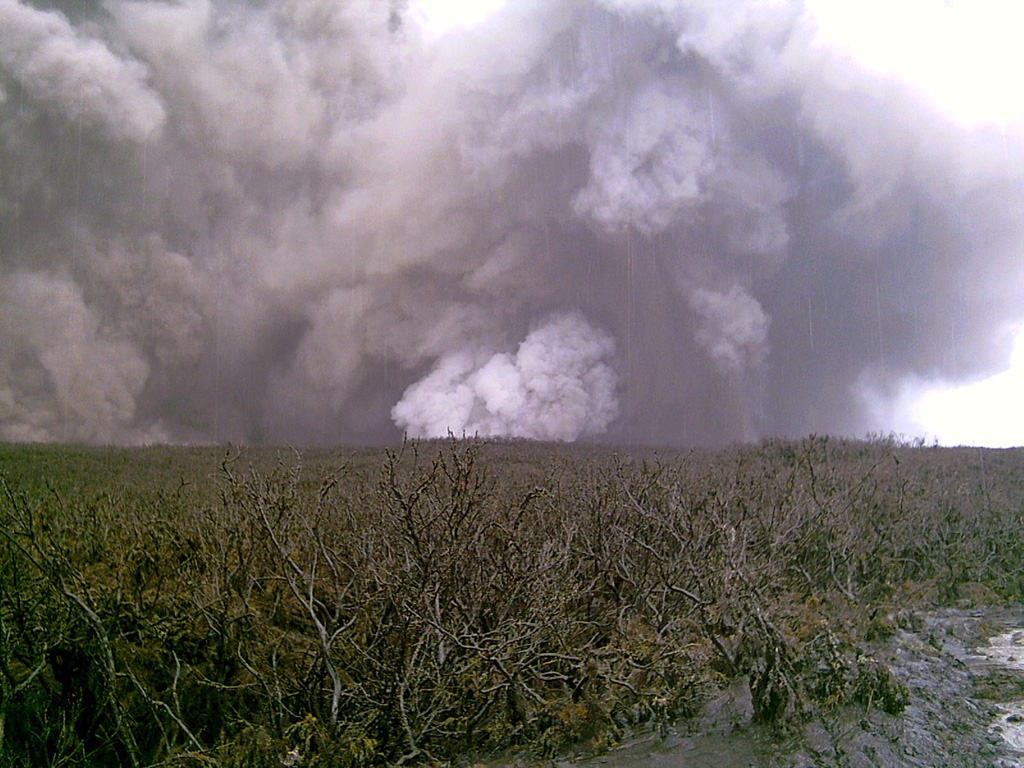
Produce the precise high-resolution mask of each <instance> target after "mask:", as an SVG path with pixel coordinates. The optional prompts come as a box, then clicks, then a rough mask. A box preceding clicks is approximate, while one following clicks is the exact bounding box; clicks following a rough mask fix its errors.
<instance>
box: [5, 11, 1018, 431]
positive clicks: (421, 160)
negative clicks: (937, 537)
mask: <svg viewBox="0 0 1024 768" xmlns="http://www.w3.org/2000/svg"><path fill="white" fill-rule="evenodd" d="M417 18H418V9H417V6H416V5H415V2H414V0H391V2H387V1H386V0H342V1H341V2H339V1H338V0H281V1H280V2H274V3H264V2H252V1H251V0H160V1H158V0H106V1H105V2H90V3H70V2H56V0H54V1H52V2H44V1H43V0H36V1H34V2H28V1H26V0H0V439H6V440H66V441H88V442H104V443H106V442H124V443H135V442H148V441H210V440H235V441H245V440H250V441H258V440H264V441H285V440H287V441H291V442H294V443H298V444H313V443H340V442H345V441H378V440H393V439H396V438H397V437H398V436H400V435H401V433H402V432H403V431H408V432H409V433H410V434H420V435H435V434H445V433H446V432H447V431H448V430H451V431H453V432H455V433H456V434H459V433H461V432H462V431H465V432H467V433H469V432H479V433H481V434H490V435H514V436H525V437H533V438H546V439H548V438H550V439H566V440H571V439H576V438H586V439H603V440H609V441H624V440H628V441H639V442H651V443H674V444H694V443H702V444H714V443H723V442H728V441H732V440H736V439H749V438H755V437H757V436H760V435H766V434H783V435H794V434H802V433H806V432H810V431H817V432H826V431H847V432H851V431H852V432H862V431H863V430H864V428H865V424H866V423H867V422H866V421H865V419H866V418H867V414H866V413H865V412H864V411H865V404H864V402H863V401H862V399H861V398H860V396H859V393H861V392H863V391H864V390H865V389H870V390H871V392H872V393H873V397H875V398H877V397H879V396H884V393H885V392H887V391H891V392H893V393H895V392H896V391H897V390H898V387H899V384H900V382H901V381H904V380H906V379H907V378H908V377H919V378H921V379H935V378H944V379H948V380H957V379H963V380H966V379H970V378H971V377H977V376H981V375H983V374H985V373H986V372H989V371H992V370H995V369H997V368H998V367H999V366H1000V365H1001V364H1003V363H1005V361H1006V356H1007V355H1008V353H1009V343H1008V339H1007V335H1006V328H1007V327H1008V325H1009V324H1012V323H1014V322H1019V321H1020V320H1021V319H1024V318H1022V316H1024V311H1022V307H1021V303H1020V300H1019V297H1020V293H1021V288H1022V283H1024V281H1022V273H1021V267H1020V264H1021V258H1020V257H1021V255H1022V251H1021V246H1022V235H1024V216H1022V215H1021V214H1022V211H1024V206H1022V204H1024V163H1022V160H1024V141H1022V132H1021V126H1020V125H1013V124H1011V125H1009V126H1007V125H1001V126H993V125H987V124H984V123H980V122H975V123H972V124H970V125H968V124H965V123H963V122H956V121H953V120H951V119H950V118H949V117H948V116H947V115H946V114H945V113H944V112H943V111H942V110H941V109H940V107H939V106H937V105H936V104H935V103H934V102H933V101H932V100H930V99H929V98H928V96H927V94H924V93H921V92H919V91H917V90H915V89H914V88H913V87H911V85H910V84H908V83H906V82H904V81H901V80H900V79H899V78H896V77H892V76H891V75H887V74H885V73H880V72H877V71H872V70H870V69H868V68H866V67H864V66H863V65H861V64H859V63H858V60H857V59H856V58H855V57H853V56H851V54H850V52H849V51H847V50H844V49H842V48H840V47H838V46H836V45H833V44H832V43H831V42H830V41H829V40H828V39H827V37H826V36H824V35H823V34H822V32H821V30H820V28H819V24H818V19H817V17H816V15H815V13H814V11H813V9H812V7H810V6H807V7H805V6H804V5H803V4H802V3H800V2H796V0H794V2H781V1H779V2H750V3H744V4H740V3H718V2H710V1H709V2H692V1H690V2H681V1H676V0H630V1H629V2H626V0H567V1H566V2H558V3H551V2H546V1H543V2H542V1H541V0H508V2H507V3H506V5H505V6H504V7H503V8H502V9H501V10H499V11H498V12H497V13H496V14H495V15H493V16H492V17H491V18H489V19H487V20H486V21H484V22H482V23H480V24H479V25H476V26H474V27H471V28H462V29H454V30H451V31H449V32H448V33H447V34H444V35H442V36H440V37H437V36H435V35H431V34H428V33H427V32H426V31H425V30H424V28H423V27H422V25H420V24H419V23H418V22H417ZM951 55H952V54H951ZM879 393H882V394H881V395H879Z"/></svg>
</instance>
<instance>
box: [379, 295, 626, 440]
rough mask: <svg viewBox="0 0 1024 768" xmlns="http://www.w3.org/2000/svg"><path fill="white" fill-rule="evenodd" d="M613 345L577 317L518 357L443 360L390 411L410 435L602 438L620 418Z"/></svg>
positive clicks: (530, 340)
mask: <svg viewBox="0 0 1024 768" xmlns="http://www.w3.org/2000/svg"><path fill="white" fill-rule="evenodd" d="M614 351H615V344H614V342H613V341H612V340H611V338H609V337H608V336H606V335H604V334H602V333H600V332H599V331H596V330H595V329H594V328H592V327H591V326H590V325H588V324H587V322H586V321H585V320H584V319H583V318H581V317H579V316H578V315H563V316H561V317H556V318H553V319H551V320H549V321H548V322H546V323H545V324H544V325H541V326H539V327H538V328H536V329H534V330H533V331H531V332H530V333H529V335H528V336H527V337H526V339H525V341H523V343H522V344H520V345H519V349H518V351H517V352H516V353H515V355H510V354H507V353H504V352H498V353H495V354H493V355H490V356H489V357H486V359H485V360H484V362H483V363H482V364H480V365H477V364H475V360H476V358H477V357H478V356H477V355H473V354H471V353H467V352H455V353H450V354H447V355H445V356H444V357H443V358H441V360H440V362H439V363H438V364H437V367H436V368H435V369H434V370H433V371H432V372H431V373H430V374H428V375H427V376H426V377H425V378H423V379H422V380H420V381H419V382H417V383H416V384H414V385H412V386H411V387H409V389H408V390H406V392H405V395H404V397H403V398H402V400H401V401H400V402H399V403H398V405H396V406H395V407H394V409H393V410H392V412H391V413H392V416H393V417H394V419H395V423H397V424H398V426H400V427H402V428H404V429H406V430H407V431H408V433H409V435H411V436H413V437H444V436H445V435H447V434H448V433H449V432H451V433H452V434H456V435H459V434H467V435H479V436H481V437H490V436H496V435H500V436H508V437H527V438H532V439H535V440H575V439H576V438H578V437H580V436H581V435H598V434H601V433H602V432H604V431H605V430H606V429H608V425H609V424H611V422H612V421H613V420H614V419H615V417H616V416H617V415H618V402H617V400H616V397H615V387H616V378H617V377H616V374H615V371H614V369H613V368H612V367H611V366H610V365H609V362H608V360H607V359H608V358H610V357H611V356H612V355H613V354H614Z"/></svg>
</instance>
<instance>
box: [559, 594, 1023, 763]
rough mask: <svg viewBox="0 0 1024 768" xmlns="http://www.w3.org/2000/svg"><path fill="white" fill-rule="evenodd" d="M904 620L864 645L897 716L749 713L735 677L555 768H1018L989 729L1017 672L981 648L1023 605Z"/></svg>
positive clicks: (1015, 623) (1017, 621)
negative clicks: (670, 721) (885, 675)
mask: <svg viewBox="0 0 1024 768" xmlns="http://www.w3.org/2000/svg"><path fill="white" fill-rule="evenodd" d="M898 621H899V623H900V624H901V625H902V628H901V629H900V630H899V631H898V632H897V634H896V635H895V636H894V637H892V638H891V639H889V640H887V641H885V642H883V643H879V644H876V645H875V646H874V647H872V648H871V651H872V654H873V656H874V657H875V658H876V659H878V660H879V661H882V662H883V663H885V664H886V665H887V666H888V667H889V668H890V669H891V670H892V671H893V673H894V675H895V676H896V677H897V678H898V679H899V680H900V681H901V682H903V683H904V684H905V685H906V687H907V689H908V691H909V694H910V697H909V703H908V705H907V706H906V708H905V709H904V710H903V712H901V713H900V714H898V715H890V714H886V713H885V712H883V711H881V710H878V709H874V708H867V707H862V706H858V707H844V708H840V709H838V710H836V711H832V712H823V711H819V712H817V713H814V714H813V715H811V716H810V717H808V718H807V719H806V720H805V721H804V722H802V723H798V724H795V725H793V727H791V728H789V729H784V730H780V729H771V728H766V727H763V726H758V725H756V724H753V723H752V722H751V716H752V713H753V712H752V708H751V702H750V690H749V686H748V685H747V681H746V680H745V679H740V680H736V681H734V683H733V684H732V685H731V686H730V688H729V689H728V690H727V691H724V692H723V693H722V694H721V695H719V696H717V697H715V698H714V699H713V700H712V701H711V702H709V704H708V705H707V706H706V707H705V710H704V712H703V713H702V715H701V716H700V717H698V718H696V719H694V720H688V721H680V722H677V723H675V724H674V725H673V726H672V727H671V728H670V729H668V730H667V731H662V733H660V734H659V733H657V732H654V731H651V732H648V733H645V734H643V735H640V736H637V737H636V738H632V739H629V740H628V741H627V742H626V743H624V744H623V745H622V746H619V747H617V748H615V749H612V750H609V751H608V752H606V753H604V754H601V755H597V756H591V757H587V758H581V759H566V760H563V761H560V762H558V768H602V767H604V766H607V767H608V768H833V767H834V768H935V767H936V766H943V768H1016V767H1017V766H1020V765H1022V764H1024V760H1022V757H1021V756H1020V755H1019V754H1015V753H1014V751H1013V749H1012V748H1011V747H1010V745H1009V744H1008V743H1007V742H1006V741H1005V740H1004V739H1003V738H1002V737H1001V736H1000V735H999V733H998V732H997V731H996V730H995V729H994V728H993V724H994V723H995V722H996V721H997V718H998V717H999V714H1000V712H1001V710H1002V707H1000V703H1001V702H1003V701H1004V700H1012V699H1014V698H1019V697H1020V696H1021V692H1022V691H1024V674H1021V672H1020V671H1016V672H1014V671H1013V670H1007V669H1006V668H1005V667H1004V666H1001V665H998V664H992V663H991V662H989V661H986V658H985V657H984V656H983V655H981V654H980V653H979V648H980V647H981V646H984V645H986V640H987V638H989V637H991V636H993V635H997V634H999V633H1002V632H1007V631H1012V630H1013V629H1018V628H1021V627H1024V608H1021V607H1015V608H1005V607H986V608H957V609H945V610H940V611H935V612H930V613H923V614H912V613H909V612H908V613H904V614H902V615H900V616H899V617H898Z"/></svg>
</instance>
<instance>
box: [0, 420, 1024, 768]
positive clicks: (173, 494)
mask: <svg viewBox="0 0 1024 768" xmlns="http://www.w3.org/2000/svg"><path fill="white" fill-rule="evenodd" d="M1022 516H1024V452H1022V451H1017V450H1013V451H991V450H977V449H942V448H935V447H931V448H929V447H923V446H906V445H902V444H900V443H899V442H898V441H895V440H891V439H888V440H885V439H881V440H880V439H876V440H872V441H869V442H857V441H842V440H834V439H826V438H809V439H806V440H803V441H798V442H768V443H765V444H762V445H759V446H750V447H738V448H734V449H730V450H726V451H717V452H710V451H707V452H705V451H695V452H688V453H681V452H662V453H661V454H660V455H659V454H656V453H654V452H638V451H632V452H629V451H624V452H615V451H613V450H611V449H597V448H581V447H572V446H554V445H537V444H530V443H520V442H497V443H491V444H484V443H480V442H476V441H461V440H448V441H438V442H423V443H409V444H406V445H404V446H402V447H401V448H398V449H395V450H392V451H387V452H385V451H382V450H381V451H376V450H353V451H347V452H346V451H341V450H337V451H310V452H304V453H301V454H300V453H293V452H290V451H272V450H268V449H260V450H255V449H253V450H240V449H235V448H229V449H223V448H204V449H186V448H150V449H135V450H119V449H85V448H83V449H73V448H66V447H55V446H37V447H29V446H8V447H5V448H3V449H2V450H0V756H2V763H3V764H4V765H11V766H57V765H67V766H85V765H88V766H102V765H131V766H143V765H168V766H170V765H174V766H192V765H195V766H198V765H221V766H281V765H303V766H338V767H339V768H359V767H362V766H381V765H404V764H439V763H447V762H456V761H458V760H461V759H465V758H468V757H469V756H481V755H486V754H488V753H492V752H494V751H498V750H502V749H506V748H511V747H514V748H518V749H523V750H527V751H529V752H530V753H531V754H534V755H537V756H538V757H540V756H550V755H553V754H557V753H558V752H559V751H561V750H563V749H566V748H568V747H570V746H572V745H580V744H586V745H589V747H591V748H601V747H602V746H606V745H609V744H611V743H613V742H614V741H615V740H617V739H619V738H621V737H622V736H623V735H624V734H626V733H628V732H629V731H630V730H631V729H636V728H642V727H655V728H656V727H664V726H665V725H666V724H667V723H669V722H671V721H673V720H675V719H677V718H680V717H686V716H688V715H691V714H694V713H696V712H697V710H698V708H699V707H700V705H701V703H702V702H703V701H704V700H705V699H706V697H707V696H708V695H710V694H711V693H712V692H713V691H715V690H717V689H720V688H721V687H723V686H725V685H727V684H728V682H729V681H730V680H733V679H735V678H738V677H746V678H748V679H749V681H750V689H751V693H752V699H753V706H754V716H755V718H756V719H758V720H760V721H762V722H766V723H773V724H777V725H779V726H780V727H784V725H785V724H786V723H787V722H793V721H795V720H797V719H799V718H801V717H804V716H806V715H807V714H808V713H811V712H814V711H820V710H824V709H828V708H831V707H836V706H842V705H853V706H864V707H879V708H882V709H884V710H886V711H889V712H892V713H898V712H899V711H900V710H901V708H902V707H903V706H904V705H905V703H906V691H905V689H903V687H902V686H901V685H900V684H899V682H898V681H897V680H895V679H894V678H893V676H892V675H891V674H890V672H889V671H888V669H887V668H886V667H885V666H884V665H882V664H880V663H878V662H876V661H874V660H872V658H871V657H870V654H868V653H865V652H864V648H865V647H867V646H866V644H868V643H870V642H871V641H873V640H876V639H878V638H881V637H885V636H886V635H888V634H891V633H893V632H895V631H896V628H897V625H898V624H899V622H900V621H902V620H904V619H902V618H901V617H904V616H906V615H907V610H906V609H907V608H912V607H916V606H922V605H929V604H937V603H949V602H953V601H956V600H958V599H962V598H963V597H965V596H968V597H972V598H973V599H976V600H977V599H980V600H986V601H998V600H1020V599H1021V596H1022V591H1024V535H1022Z"/></svg>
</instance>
